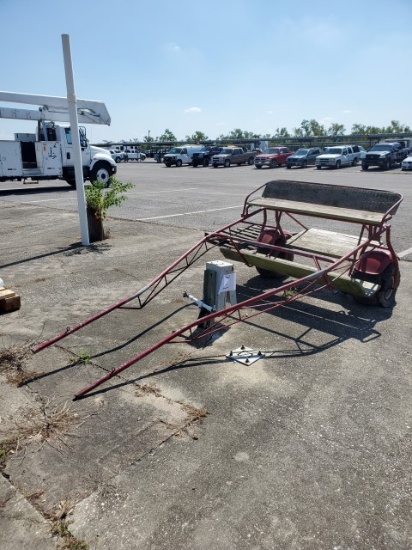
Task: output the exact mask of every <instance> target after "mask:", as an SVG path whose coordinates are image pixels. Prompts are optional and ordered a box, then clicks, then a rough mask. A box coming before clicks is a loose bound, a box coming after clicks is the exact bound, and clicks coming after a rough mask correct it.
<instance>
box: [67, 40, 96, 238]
mask: <svg viewBox="0 0 412 550" xmlns="http://www.w3.org/2000/svg"><path fill="white" fill-rule="evenodd" d="M62 45H63V58H64V72H65V74H66V88H67V105H68V107H69V115H70V127H71V134H72V142H73V162H74V174H75V178H76V191H77V206H78V209H79V220H80V233H81V238H82V244H83V245H84V246H88V245H89V244H90V240H89V226H88V224H87V212H86V198H85V195H84V181H83V162H82V151H81V147H80V137H79V123H78V121H77V99H76V93H75V89H74V76H73V65H72V58H71V52H70V37H69V35H68V34H62Z"/></svg>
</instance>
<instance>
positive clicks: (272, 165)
mask: <svg viewBox="0 0 412 550" xmlns="http://www.w3.org/2000/svg"><path fill="white" fill-rule="evenodd" d="M276 166H277V163H276V161H275V160H271V161H270V164H269V168H276Z"/></svg>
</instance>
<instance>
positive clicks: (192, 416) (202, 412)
mask: <svg viewBox="0 0 412 550" xmlns="http://www.w3.org/2000/svg"><path fill="white" fill-rule="evenodd" d="M182 409H183V410H184V411H185V412H186V414H187V415H188V417H189V422H190V423H192V422H197V421H198V420H201V419H202V418H206V416H207V415H208V414H209V413H208V412H207V410H206V409H205V408H204V407H201V408H199V407H195V406H194V405H190V404H188V403H182Z"/></svg>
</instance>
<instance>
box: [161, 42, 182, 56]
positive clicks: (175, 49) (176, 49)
mask: <svg viewBox="0 0 412 550" xmlns="http://www.w3.org/2000/svg"><path fill="white" fill-rule="evenodd" d="M165 50H166V51H167V52H169V53H176V54H177V53H180V52H181V51H182V48H181V47H180V46H179V45H178V44H176V43H175V42H169V43H168V44H165Z"/></svg>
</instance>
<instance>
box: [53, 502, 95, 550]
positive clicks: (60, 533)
mask: <svg viewBox="0 0 412 550" xmlns="http://www.w3.org/2000/svg"><path fill="white" fill-rule="evenodd" d="M72 509H73V506H72V504H71V502H70V501H69V500H63V501H61V502H60V504H59V505H58V506H57V507H56V508H53V509H52V510H49V511H48V512H47V513H46V517H47V519H49V520H50V521H51V525H52V527H51V530H52V535H54V536H56V537H60V539H61V541H60V543H59V549H60V550H88V548H89V545H88V544H87V543H86V542H84V541H83V540H80V539H78V538H76V537H75V536H74V535H73V534H72V533H71V532H70V529H69V521H68V519H67V516H68V514H69V513H70V512H71V511H72Z"/></svg>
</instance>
